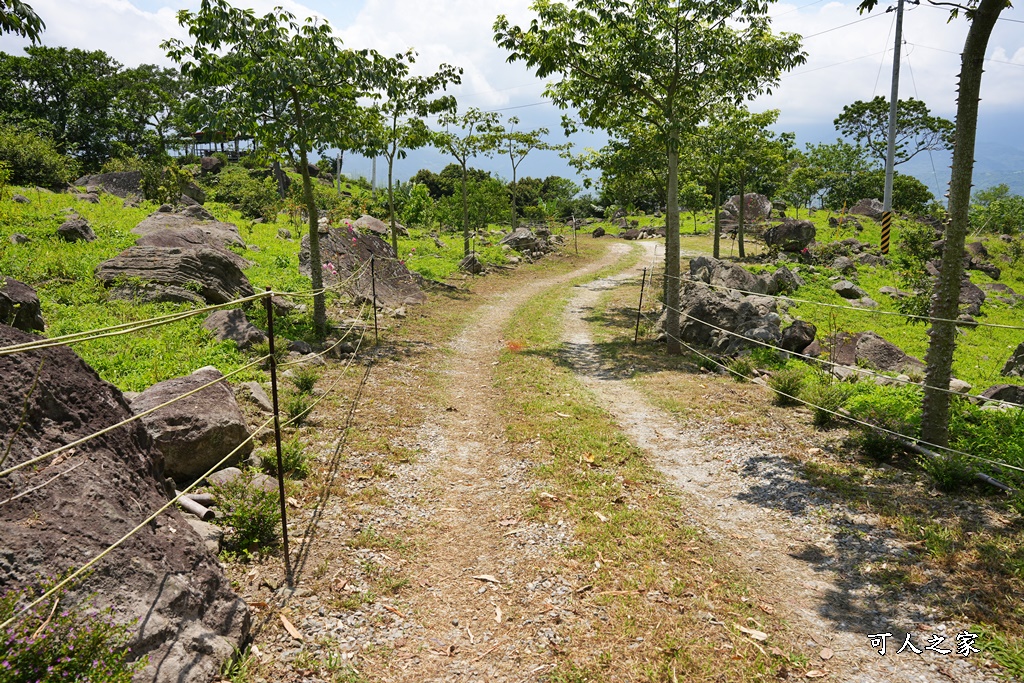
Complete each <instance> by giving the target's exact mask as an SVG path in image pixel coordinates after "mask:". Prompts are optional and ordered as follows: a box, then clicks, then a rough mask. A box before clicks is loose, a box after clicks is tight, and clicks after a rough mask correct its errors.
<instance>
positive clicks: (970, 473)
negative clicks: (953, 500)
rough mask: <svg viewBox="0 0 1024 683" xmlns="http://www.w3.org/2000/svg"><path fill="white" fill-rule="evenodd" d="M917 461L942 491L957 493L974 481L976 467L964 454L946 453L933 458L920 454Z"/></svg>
mask: <svg viewBox="0 0 1024 683" xmlns="http://www.w3.org/2000/svg"><path fill="white" fill-rule="evenodd" d="M917 462H918V464H919V465H920V466H921V469H923V470H924V471H925V472H927V473H928V476H929V477H931V479H932V481H933V482H934V483H935V487H936V488H937V489H939V490H940V491H945V492H947V493H955V492H957V491H959V490H960V489H962V488H963V487H964V486H966V485H967V484H970V483H971V482H972V481H974V469H973V468H972V467H971V464H970V463H969V462H967V458H964V457H963V456H959V455H944V456H942V457H939V458H933V457H930V456H925V455H920V456H918V458H917Z"/></svg>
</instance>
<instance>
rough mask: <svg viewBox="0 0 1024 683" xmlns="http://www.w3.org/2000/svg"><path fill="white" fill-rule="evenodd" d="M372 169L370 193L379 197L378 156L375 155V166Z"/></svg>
mask: <svg viewBox="0 0 1024 683" xmlns="http://www.w3.org/2000/svg"><path fill="white" fill-rule="evenodd" d="M372 169H373V170H371V171H370V194H371V195H373V197H374V198H375V199H376V197H377V157H373V166H372Z"/></svg>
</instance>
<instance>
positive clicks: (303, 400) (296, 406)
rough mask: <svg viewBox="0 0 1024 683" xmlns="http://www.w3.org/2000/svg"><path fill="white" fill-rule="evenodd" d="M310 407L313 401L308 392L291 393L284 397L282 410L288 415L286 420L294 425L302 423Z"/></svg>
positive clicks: (307, 415) (311, 407)
mask: <svg viewBox="0 0 1024 683" xmlns="http://www.w3.org/2000/svg"><path fill="white" fill-rule="evenodd" d="M312 409H313V401H312V400H311V399H310V398H309V395H308V394H301V393H298V392H296V393H291V394H288V395H287V396H286V397H285V399H284V412H285V414H287V415H288V420H289V421H290V422H291V423H292V424H293V425H295V426H299V425H301V424H303V423H304V422H305V421H306V418H307V417H309V413H310V411H311V410H312Z"/></svg>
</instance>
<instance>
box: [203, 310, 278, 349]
mask: <svg viewBox="0 0 1024 683" xmlns="http://www.w3.org/2000/svg"><path fill="white" fill-rule="evenodd" d="M203 328H204V329H207V330H209V331H210V332H213V336H215V337H216V338H217V340H218V341H227V340H231V341H233V342H235V345H236V346H237V347H238V348H240V349H247V348H249V347H250V346H252V345H253V344H259V343H260V342H264V341H266V340H267V335H265V334H263V330H261V329H260V328H258V327H256V326H255V325H253V324H252V323H251V322H249V320H248V319H247V318H246V317H245V311H243V310H242V309H241V308H230V309H223V308H222V309H220V310H219V311H214V312H213V313H211V314H210V315H208V316H207V317H206V320H204V321H203Z"/></svg>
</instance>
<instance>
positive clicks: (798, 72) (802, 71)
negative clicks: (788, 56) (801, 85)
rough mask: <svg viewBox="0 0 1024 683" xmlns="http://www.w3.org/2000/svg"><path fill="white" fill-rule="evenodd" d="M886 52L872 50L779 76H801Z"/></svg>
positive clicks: (783, 77)
mask: <svg viewBox="0 0 1024 683" xmlns="http://www.w3.org/2000/svg"><path fill="white" fill-rule="evenodd" d="M886 52H888V50H882V51H881V52H872V53H871V54H869V55H861V56H860V57H853V58H851V59H844V60H843V61H841V62H836V63H835V64H827V65H825V66H819V67H815V68H813V69H803V70H801V71H795V72H793V73H789V74H786V75H785V76H782V77H781V78H780V80H782V79H786V78H792V77H793V76H803V75H804V74H809V73H813V72H815V71H822V70H823V69H831V68H832V67H834V66H842V65H843V64H849V63H850V62H856V61H858V60H861V59H867V58H868V57H877V56H878V55H883V54H885V53H886Z"/></svg>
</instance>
